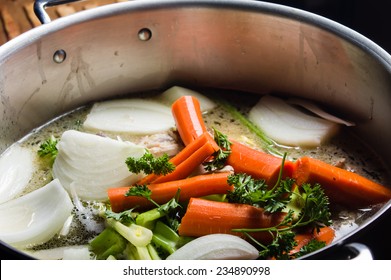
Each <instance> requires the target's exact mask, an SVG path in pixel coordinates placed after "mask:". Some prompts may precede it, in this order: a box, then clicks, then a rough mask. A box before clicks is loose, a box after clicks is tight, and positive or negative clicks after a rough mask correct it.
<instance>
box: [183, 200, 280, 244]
mask: <svg viewBox="0 0 391 280" xmlns="http://www.w3.org/2000/svg"><path fill="white" fill-rule="evenodd" d="M285 215H286V213H283V212H275V213H273V214H270V213H266V212H265V211H264V210H263V209H262V208H257V207H254V206H250V205H246V204H235V203H228V202H217V201H210V200H205V199H201V198H192V199H190V202H189V204H188V206H187V211H186V213H185V215H184V216H183V218H182V221H181V224H180V226H179V229H178V230H179V234H180V235H183V236H193V237H200V236H204V235H208V234H214V233H226V234H233V235H237V236H244V235H243V233H240V232H233V231H232V229H237V228H266V227H272V226H276V225H278V224H279V223H281V221H282V220H283V219H284V217H285ZM251 235H252V236H253V237H254V238H256V239H257V240H259V241H260V242H263V243H267V242H270V241H271V240H272V235H271V234H270V233H269V232H254V233H251Z"/></svg>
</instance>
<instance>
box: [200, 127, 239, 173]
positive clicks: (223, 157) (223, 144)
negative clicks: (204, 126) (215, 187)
mask: <svg viewBox="0 0 391 280" xmlns="http://www.w3.org/2000/svg"><path fill="white" fill-rule="evenodd" d="M213 130H214V139H215V141H216V143H217V145H218V147H220V148H219V149H217V150H216V151H215V152H214V153H213V155H212V160H210V161H207V162H204V164H203V165H204V166H205V170H207V171H215V170H219V169H222V168H224V167H225V166H226V162H227V158H228V157H229V155H230V154H231V144H232V143H231V142H230V141H229V140H228V137H227V136H226V135H224V134H223V133H221V132H220V131H218V130H216V129H213Z"/></svg>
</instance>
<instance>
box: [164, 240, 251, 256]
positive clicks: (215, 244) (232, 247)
mask: <svg viewBox="0 0 391 280" xmlns="http://www.w3.org/2000/svg"><path fill="white" fill-rule="evenodd" d="M257 257H258V250H257V248H255V247H254V246H253V245H251V244H250V243H248V242H247V241H245V240H243V239H242V238H240V237H237V236H234V235H231V234H209V235H205V236H202V237H199V238H196V239H194V240H193V241H190V242H189V243H187V244H185V245H184V246H182V247H181V248H179V249H178V250H176V251H175V252H174V253H173V254H171V255H170V256H168V258H167V260H242V259H243V260H254V259H256V258H257Z"/></svg>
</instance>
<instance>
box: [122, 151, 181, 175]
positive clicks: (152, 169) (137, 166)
mask: <svg viewBox="0 0 391 280" xmlns="http://www.w3.org/2000/svg"><path fill="white" fill-rule="evenodd" d="M169 160H170V158H169V156H168V155H167V154H164V155H162V156H161V157H154V156H153V155H152V154H151V153H150V152H149V151H147V152H146V153H145V154H144V155H143V156H142V157H141V158H138V159H137V158H134V157H128V158H127V159H126V161H125V163H126V165H127V166H128V169H129V171H130V172H133V173H140V172H144V173H145V174H152V173H154V174H156V175H167V174H169V173H171V172H172V171H174V170H175V165H174V164H173V163H171V162H169Z"/></svg>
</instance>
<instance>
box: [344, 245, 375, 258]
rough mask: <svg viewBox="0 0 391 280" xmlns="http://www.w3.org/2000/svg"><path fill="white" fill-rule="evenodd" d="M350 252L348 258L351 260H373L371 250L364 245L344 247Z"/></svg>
mask: <svg viewBox="0 0 391 280" xmlns="http://www.w3.org/2000/svg"><path fill="white" fill-rule="evenodd" d="M344 248H345V249H347V250H348V251H349V253H348V254H347V256H346V258H347V259H350V260H373V259H374V258H373V255H372V252H371V250H370V249H369V248H368V247H367V246H366V245H364V244H362V243H349V244H346V245H345V246H344Z"/></svg>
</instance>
